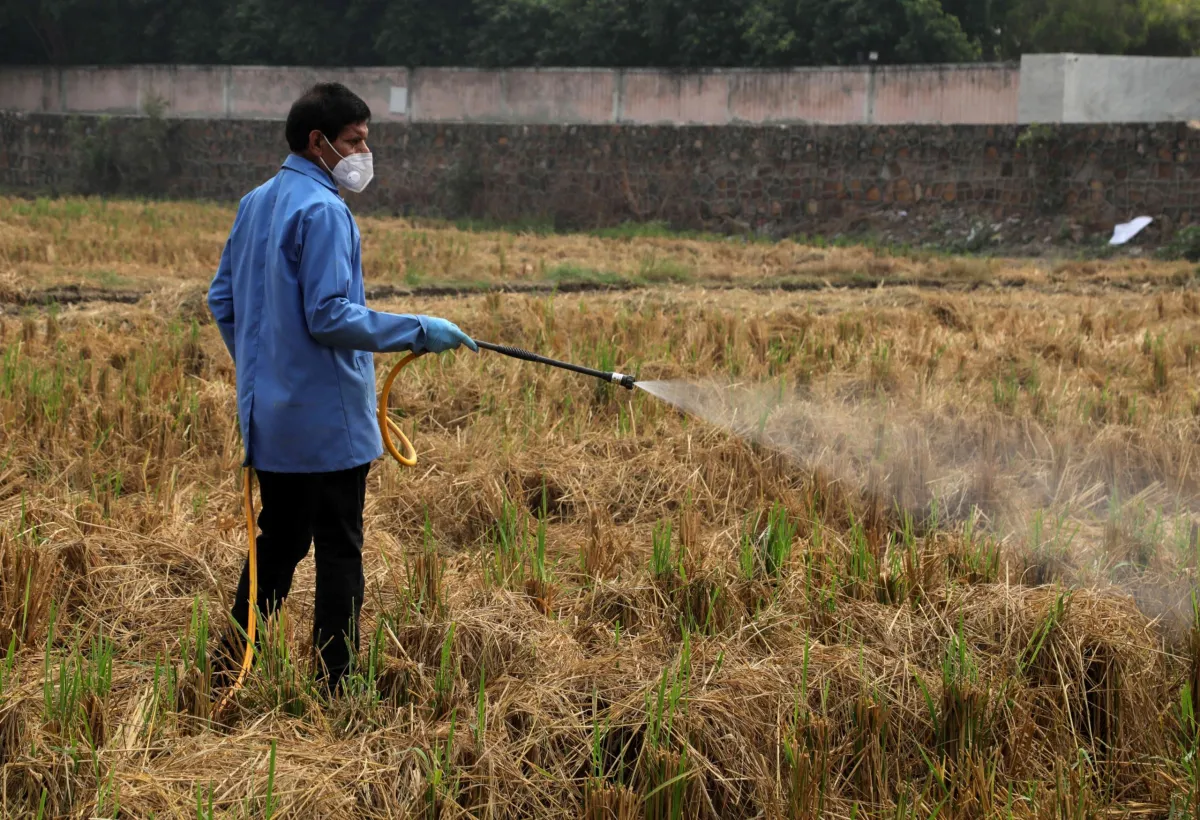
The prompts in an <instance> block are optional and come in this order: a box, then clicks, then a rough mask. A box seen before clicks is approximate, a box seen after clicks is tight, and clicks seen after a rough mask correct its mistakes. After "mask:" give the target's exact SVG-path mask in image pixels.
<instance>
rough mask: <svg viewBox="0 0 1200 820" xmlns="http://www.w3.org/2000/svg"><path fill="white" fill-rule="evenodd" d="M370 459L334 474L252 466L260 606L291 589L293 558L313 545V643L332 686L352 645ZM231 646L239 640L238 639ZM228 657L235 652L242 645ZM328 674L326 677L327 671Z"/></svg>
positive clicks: (243, 604)
mask: <svg viewBox="0 0 1200 820" xmlns="http://www.w3.org/2000/svg"><path fill="white" fill-rule="evenodd" d="M370 468H371V465H370V464H364V465H362V466H361V467H355V468H352V469H350V470H342V471H340V472H336V473H267V472H257V471H256V475H257V477H258V485H259V492H260V494H261V496H262V512H261V513H260V514H259V516H258V529H259V532H260V533H261V534H260V535H259V537H258V545H257V546H258V601H257V605H258V609H259V611H260V612H261V613H262V614H263V616H264V617H265V616H268V615H270V614H272V613H273V612H274V611H275V610H276V609H277V608H278V607H279V605H280V604H282V603H283V602H284V600H286V599H287V596H288V593H289V592H290V591H291V589H292V576H293V575H294V574H295V572H296V565H297V564H299V563H300V562H301V561H302V560H304V558H305V556H307V555H308V548H309V545H311V544H314V543H315V544H316V562H317V594H316V604H315V607H314V611H313V649H314V650H315V651H317V652H319V653H320V661H321V662H320V663H318V664H317V676H318V678H319V679H321V678H324V679H325V680H326V682H327V683H328V685H329V687H330V688H331V689H333V688H334V687H336V685H337V683H338V682H339V681H340V680H341V679H342V677H343V676H344V675H345V674H346V671H347V670H348V669H349V668H350V664H351V662H352V657H353V654H355V653H357V651H358V616H359V612H360V611H361V609H362V600H363V591H364V588H365V581H364V578H363V564H362V549H363V505H364V504H365V502H366V494H367V473H368V471H369V470H370ZM249 595H250V565H249V561H247V563H246V564H245V566H243V567H242V577H241V580H240V581H238V587H237V595H236V597H235V598H234V604H233V613H232V614H233V619H234V620H235V621H236V622H237V623H238V625H239V626H240V627H241V628H242V629H243V630H244V629H245V628H246V626H247V623H248V621H247V615H248V609H249V606H248V605H249V601H248V600H247V599H248V598H249ZM226 645H227V646H229V641H228V640H226ZM233 645H234V646H238V645H240V646H242V647H244V639H240V638H239V639H235V640H234V642H233ZM233 657H235V658H239V659H240V657H241V654H240V652H235V653H233ZM326 676H327V677H326Z"/></svg>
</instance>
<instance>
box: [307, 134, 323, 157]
mask: <svg viewBox="0 0 1200 820" xmlns="http://www.w3.org/2000/svg"><path fill="white" fill-rule="evenodd" d="M324 143H325V140H324V139H322V137H321V131H320V129H314V130H312V131H309V132H308V150H309V152H310V153H313V154H317V155H320V154H321V152H322V150H323V149H324V147H325V145H324Z"/></svg>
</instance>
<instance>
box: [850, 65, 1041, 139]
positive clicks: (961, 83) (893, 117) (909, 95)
mask: <svg viewBox="0 0 1200 820" xmlns="http://www.w3.org/2000/svg"><path fill="white" fill-rule="evenodd" d="M1020 86H1021V84H1020V71H1019V69H1015V68H1012V69H1008V68H1004V67H999V66H979V67H975V66H949V67H941V66H922V67H920V68H912V69H899V68H897V69H889V70H888V71H880V72H876V74H875V94H874V114H873V121H874V122H877V123H881V124H899V123H944V122H952V123H957V124H961V125H1002V124H1006V123H1014V122H1016V121H1017V98H1018V97H1019V92H1020Z"/></svg>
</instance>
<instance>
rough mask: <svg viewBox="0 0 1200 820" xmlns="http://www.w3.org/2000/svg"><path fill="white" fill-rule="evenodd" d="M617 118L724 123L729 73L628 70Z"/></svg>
mask: <svg viewBox="0 0 1200 820" xmlns="http://www.w3.org/2000/svg"><path fill="white" fill-rule="evenodd" d="M620 110H621V116H620V121H621V122H626V123H631V124H635V125H655V124H658V123H666V124H674V125H694V124H696V125H699V124H703V125H725V124H726V123H728V122H729V75H728V74H726V73H724V72H719V73H718V72H713V73H706V74H668V73H666V72H661V71H627V72H625V87H624V93H623V94H622V98H621V108H620Z"/></svg>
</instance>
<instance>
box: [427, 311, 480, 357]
mask: <svg viewBox="0 0 1200 820" xmlns="http://www.w3.org/2000/svg"><path fill="white" fill-rule="evenodd" d="M421 324H422V325H423V326H424V327H425V350H426V351H427V352H429V353H445V352H446V351H447V350H454V349H455V348H457V347H462V346H463V345H465V346H467V347H469V348H471V350H473V351H475V352H476V353H478V352H479V345H477V344H475V342H474V341H473V340H472V339H471V337H470V336H468V335H467V334H465V333H463V332H462V331H461V330H459V329H458V325H456V324H454V323H453V322H447V321H446V320H445V319H439V318H437V317H436V316H422V317H421Z"/></svg>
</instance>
